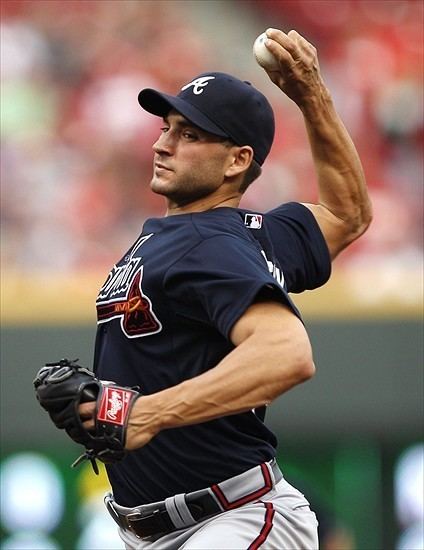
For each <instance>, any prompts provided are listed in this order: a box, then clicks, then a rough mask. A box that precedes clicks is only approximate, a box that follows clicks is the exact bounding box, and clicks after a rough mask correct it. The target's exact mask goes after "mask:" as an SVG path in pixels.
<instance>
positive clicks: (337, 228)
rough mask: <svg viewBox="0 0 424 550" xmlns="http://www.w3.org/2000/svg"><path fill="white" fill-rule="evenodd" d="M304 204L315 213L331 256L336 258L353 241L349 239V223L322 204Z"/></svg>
mask: <svg viewBox="0 0 424 550" xmlns="http://www.w3.org/2000/svg"><path fill="white" fill-rule="evenodd" d="M302 204H303V205H304V206H306V208H308V209H309V210H310V211H311V212H312V214H313V215H314V217H315V219H316V221H317V223H318V225H319V228H320V229H321V233H322V234H323V236H324V239H325V242H326V243H327V247H328V251H329V253H330V257H331V259H332V260H334V258H335V257H336V256H337V254H339V252H341V251H342V250H343V249H344V248H345V247H346V246H347V245H348V244H349V243H350V242H351V241H350V240H349V236H350V234H351V233H350V230H349V227H348V225H347V224H346V223H345V222H344V221H343V220H342V219H341V218H338V217H337V216H336V215H335V214H333V213H332V212H331V211H330V210H329V209H328V208H326V207H325V206H323V205H321V204H310V203H302Z"/></svg>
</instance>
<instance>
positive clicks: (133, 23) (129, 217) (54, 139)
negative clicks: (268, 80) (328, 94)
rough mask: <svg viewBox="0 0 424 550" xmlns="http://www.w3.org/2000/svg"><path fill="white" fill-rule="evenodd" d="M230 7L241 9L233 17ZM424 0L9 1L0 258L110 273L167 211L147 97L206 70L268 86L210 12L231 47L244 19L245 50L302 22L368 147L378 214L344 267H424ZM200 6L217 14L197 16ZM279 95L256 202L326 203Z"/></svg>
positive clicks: (251, 194) (296, 122) (19, 264)
mask: <svg viewBox="0 0 424 550" xmlns="http://www.w3.org/2000/svg"><path fill="white" fill-rule="evenodd" d="M224 4H226V6H227V7H224ZM230 4H231V8H232V11H231V13H232V14H235V16H236V17H235V18H231V17H229V16H228V13H229V12H228V6H229V5H230ZM211 5H212V9H211ZM423 5H424V4H423V2H421V0H418V1H408V0H405V1H391V0H374V1H372V0H371V1H369V0H364V1H362V0H338V1H336V0H334V1H324V0H322V1H315V0H298V1H284V0H283V1H274V0H256V1H254V0H250V1H243V0H238V1H234V2H230V0H226V1H225V2H221V1H219V0H217V1H215V2H213V1H207V0H203V1H202V0H199V1H197V2H196V1H195V0H194V1H193V0H190V1H184V0H180V1H177V0H174V1H172V0H171V1H165V0H163V1H151V0H79V1H77V0H64V1H63V0H62V1H61V0H30V1H28V0H3V2H2V4H1V6H2V19H1V78H2V91H1V113H2V119H1V138H2V151H1V170H2V172H1V176H2V178H1V179H2V207H1V208H2V210H1V227H2V240H3V242H2V265H3V267H7V268H8V269H14V270H18V271H27V270H32V271H33V270H49V271H52V270H53V271H54V270H57V271H72V270H80V269H103V270H107V269H108V268H109V267H110V264H111V263H113V262H115V261H116V260H117V259H119V257H120V256H121V255H122V253H123V252H124V251H125V250H126V248H127V247H128V246H129V245H130V244H131V242H132V241H133V240H134V238H135V237H136V236H137V235H138V234H139V232H140V229H141V225H142V223H143V221H144V220H145V219H146V218H148V217H152V216H160V215H162V214H163V212H164V202H163V199H162V198H161V197H158V196H155V195H154V194H152V193H151V192H150V190H149V185H148V183H149V181H150V176H151V168H152V151H151V145H152V143H153V142H154V140H155V137H156V136H157V134H158V131H159V125H160V123H159V121H158V120H156V117H152V116H150V115H148V114H147V113H144V112H143V111H142V110H141V109H140V108H139V106H138V103H137V94H138V91H139V90H140V89H142V88H144V87H158V88H159V89H162V90H165V91H169V92H172V93H175V92H176V91H177V90H178V89H179V87H180V86H181V84H182V83H184V82H185V81H186V80H187V79H188V78H191V77H193V76H195V75H196V74H198V73H200V72H203V71H206V70H208V69H212V70H223V71H227V72H233V73H234V74H236V75H237V76H239V77H241V78H247V79H249V80H252V81H255V78H256V79H257V77H255V75H257V74H258V70H259V69H258V67H257V66H256V65H255V64H254V62H253V60H252V56H251V53H250V52H249V50H247V51H246V53H245V57H246V59H240V54H239V53H238V55H234V56H233V57H232V56H231V52H229V54H228V56H225V57H224V56H222V49H221V50H219V52H220V53H218V48H217V47H216V44H214V42H213V41H211V40H208V39H207V36H210V34H209V35H208V33H207V32H206V30H207V27H208V25H209V26H210V25H211V24H212V22H211V21H210V19H209V18H210V13H211V11H212V12H213V13H214V18H215V21H214V24H215V23H216V24H219V28H217V32H218V33H219V35H220V36H222V37H223V38H222V40H225V37H226V36H228V37H230V36H231V26H234V25H236V26H237V25H238V26H240V25H243V24H244V21H245V20H246V21H249V25H248V27H247V28H246V32H245V33H244V34H245V36H246V43H247V44H250V46H249V47H250V48H251V44H252V43H253V40H254V38H255V37H256V35H257V34H259V33H260V32H262V31H263V30H264V29H265V28H267V26H271V25H272V26H274V27H278V28H282V29H284V30H289V29H290V28H296V29H297V30H298V31H299V32H301V33H302V34H304V35H305V37H307V38H308V39H309V40H310V41H311V42H313V43H314V44H315V45H316V46H317V48H318V52H319V57H320V63H321V68H322V71H323V74H324V77H325V80H326V82H327V84H328V86H329V88H330V90H331V91H332V93H333V96H334V100H335V102H336V105H337V107H338V110H339V112H340V114H341V116H342V118H343V120H344V121H345V123H346V125H347V127H348V128H349V131H350V132H351V135H352V137H353V139H354V141H355V143H356V145H357V147H358V149H359V152H360V155H361V158H362V162H363V165H364V169H365V173H366V176H367V180H368V184H369V187H370V190H371V194H372V199H373V204H374V210H375V220H374V223H373V225H372V227H371V229H370V230H369V232H368V233H367V234H366V236H365V237H364V238H363V239H361V240H360V241H358V243H357V244H355V245H353V246H352V247H351V248H350V249H349V250H348V251H346V252H345V253H344V254H342V256H341V257H340V260H339V261H340V262H341V264H342V265H343V264H344V265H346V266H347V267H348V266H361V265H363V266H365V267H370V266H371V267H372V266H373V265H379V266H380V267H381V266H383V268H385V267H386V266H387V268H389V269H390V267H391V266H394V265H396V266H400V268H401V269H405V268H407V269H409V268H411V269H415V268H417V267H419V266H420V265H421V262H422V198H423V197H422V185H423V161H422V146H423V65H422V47H423V30H422V28H423V27H422V22H423ZM203 8H205V10H206V8H208V11H207V15H206V13H205V17H204V20H203V24H202V17H201V13H200V16H199V12H201V10H202V9H203ZM221 10H222V16H221V15H220V12H221ZM224 10H225V13H224ZM193 11H196V13H197V20H196V21H197V22H199V21H200V24H198V23H196V22H195V19H193V17H192V16H191V15H192V12H193ZM237 13H239V14H240V17H237ZM241 15H243V17H241ZM252 21H256V26H255V23H253V24H252ZM209 30H210V29H209ZM239 30H240V29H239ZM221 46H222V45H221ZM235 51H236V53H237V51H238V50H235ZM263 82H264V81H263ZM255 83H256V82H255ZM270 86H272V85H271V84H270ZM267 90H270V88H267ZM277 92H278V90H276V91H275V93H274V91H272V92H271V95H270V99H271V103H272V104H273V107H274V108H275V112H276V117H277V132H278V133H277V138H276V140H275V144H274V147H273V149H272V152H271V155H270V157H269V160H268V161H267V163H266V165H265V169H264V172H263V175H262V176H261V178H260V180H259V181H258V182H256V183H255V184H254V185H253V186H252V187H251V189H250V190H249V191H248V193H247V194H246V197H245V199H244V202H243V205H244V206H245V207H248V208H254V209H261V210H266V209H268V208H271V207H273V206H275V205H277V204H278V203H280V202H283V201H286V200H300V201H305V202H307V201H312V200H315V199H316V180H315V176H314V171H313V165H312V162H311V158H310V153H309V149H308V146H307V138H306V134H305V131H304V128H303V125H302V120H301V117H300V115H299V112H298V111H297V110H296V109H295V108H294V107H293V108H292V106H291V105H289V103H290V102H289V101H288V100H287V101H285V102H284V101H282V100H279V101H278V98H279V96H278V95H277ZM396 269H398V267H396Z"/></svg>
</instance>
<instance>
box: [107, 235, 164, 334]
mask: <svg viewBox="0 0 424 550" xmlns="http://www.w3.org/2000/svg"><path fill="white" fill-rule="evenodd" d="M152 235H153V234H150V235H145V236H143V237H141V238H140V239H139V240H138V241H137V242H136V243H135V245H134V247H133V249H132V250H131V252H130V253H129V254H127V255H126V256H125V258H124V259H123V260H122V261H121V262H120V263H119V264H116V265H114V266H113V268H112V270H111V272H110V273H109V275H108V277H107V279H106V282H105V283H104V285H103V286H102V288H101V289H100V292H99V295H98V297H97V302H96V308H97V324H102V323H107V322H109V321H111V320H112V319H120V321H121V328H122V332H123V333H124V334H125V336H127V337H128V338H140V337H141V336H147V335H150V334H156V333H157V332H159V331H160V330H161V329H162V325H161V323H160V321H159V319H158V318H157V317H156V315H155V313H154V311H153V307H152V302H151V301H150V299H149V298H148V296H146V295H145V294H144V293H143V290H142V282H143V270H144V266H143V263H142V256H141V252H140V249H141V247H142V245H143V244H144V243H145V242H146V241H147V240H148V239H150V237H152Z"/></svg>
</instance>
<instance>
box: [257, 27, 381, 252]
mask: <svg viewBox="0 0 424 550" xmlns="http://www.w3.org/2000/svg"><path fill="white" fill-rule="evenodd" d="M267 35H268V37H269V38H270V39H271V40H270V41H269V43H268V44H267V47H268V48H269V50H270V51H271V52H272V53H273V55H274V56H275V57H277V59H278V60H279V63H280V70H279V71H272V72H268V75H269V77H270V79H271V80H272V82H274V84H276V85H277V86H278V87H279V88H280V89H281V90H282V91H283V92H284V93H285V94H286V95H287V96H288V97H289V98H290V99H292V100H293V101H294V102H295V103H296V104H297V105H298V107H299V109H300V110H301V112H302V114H303V117H304V121H305V125H306V130H307V132H308V137H309V142H310V147H311V152H312V156H313V160H314V164H315V169H316V174H317V178H318V187H319V204H305V206H307V207H308V208H309V209H310V210H311V211H312V212H313V214H314V216H315V218H316V220H317V222H318V224H319V226H320V228H321V231H322V233H323V235H324V238H325V240H326V242H327V245H328V248H329V251H330V255H331V258H332V259H334V258H335V257H336V256H337V254H338V253H339V252H341V251H342V250H343V249H344V248H346V247H347V246H348V245H349V244H350V243H351V242H353V241H354V240H355V239H357V238H358V237H360V236H361V235H362V234H363V233H364V232H365V230H366V229H367V227H368V225H369V224H370V222H371V218H372V209H371V203H370V199H369V196H368V192H367V187H366V182H365V177H364V173H363V170H362V165H361V161H360V159H359V155H358V153H357V150H356V148H355V145H354V144H353V142H352V140H351V138H350V136H349V133H348V131H347V130H346V128H345V126H344V124H343V122H342V121H341V119H340V117H339V115H338V114H337V112H336V109H335V107H334V104H333V101H332V98H331V94H330V92H329V90H328V89H327V87H326V86H325V84H324V81H323V79H322V77H321V73H320V69H319V63H318V57H317V52H316V49H315V47H314V46H313V45H312V44H310V43H309V42H308V41H307V40H305V39H304V38H303V37H302V36H301V35H300V34H298V33H297V32H296V31H290V32H289V33H288V34H285V33H284V32H282V31H280V30H276V29H269V30H268V31H267Z"/></svg>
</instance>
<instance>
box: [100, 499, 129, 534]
mask: <svg viewBox="0 0 424 550" xmlns="http://www.w3.org/2000/svg"><path fill="white" fill-rule="evenodd" d="M103 502H104V503H105V506H106V509H107V511H108V512H109V514H110V515H111V516H112V519H113V520H114V522H115V523H116V524H117V525H118V527H121V529H127V528H128V525H127V524H126V523H125V522H124V521H123V519H122V516H121V515H120V514H118V512H117V511H116V510H115V508H114V506H113V503H114V502H115V501H114V498H113V495H112V493H106V494H105V496H104V498H103Z"/></svg>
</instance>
